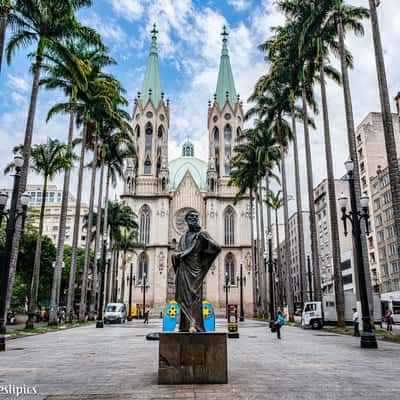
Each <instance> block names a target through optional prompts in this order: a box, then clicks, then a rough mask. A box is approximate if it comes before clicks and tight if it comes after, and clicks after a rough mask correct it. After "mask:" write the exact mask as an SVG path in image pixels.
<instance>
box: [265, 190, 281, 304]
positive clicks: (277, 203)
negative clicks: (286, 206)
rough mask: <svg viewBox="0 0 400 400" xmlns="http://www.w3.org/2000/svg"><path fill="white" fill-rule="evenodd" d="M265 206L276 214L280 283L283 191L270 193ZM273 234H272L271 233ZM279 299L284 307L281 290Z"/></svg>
mask: <svg viewBox="0 0 400 400" xmlns="http://www.w3.org/2000/svg"><path fill="white" fill-rule="evenodd" d="M265 204H266V205H267V206H268V207H269V208H271V209H272V210H273V211H274V213H275V237H276V258H277V271H276V272H275V273H277V272H278V277H279V282H282V277H283V276H282V275H283V270H282V260H281V249H280V240H279V221H278V212H279V209H280V208H281V207H282V206H283V197H282V190H279V191H278V192H276V193H274V192H271V191H269V192H268V193H267V198H266V199H265ZM271 233H272V232H271ZM277 298H278V299H279V304H280V305H281V306H283V293H282V291H281V290H279V293H277Z"/></svg>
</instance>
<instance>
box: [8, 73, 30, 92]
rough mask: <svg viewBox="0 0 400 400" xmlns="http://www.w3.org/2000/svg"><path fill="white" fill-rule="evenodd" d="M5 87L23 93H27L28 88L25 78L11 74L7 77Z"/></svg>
mask: <svg viewBox="0 0 400 400" xmlns="http://www.w3.org/2000/svg"><path fill="white" fill-rule="evenodd" d="M7 85H8V87H9V88H11V89H13V90H16V91H18V92H23V93H26V92H28V91H29V87H30V86H29V83H28V81H27V80H26V79H25V78H23V77H21V76H17V75H13V74H8V75H7Z"/></svg>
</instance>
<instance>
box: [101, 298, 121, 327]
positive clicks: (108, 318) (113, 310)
mask: <svg viewBox="0 0 400 400" xmlns="http://www.w3.org/2000/svg"><path fill="white" fill-rule="evenodd" d="M122 322H124V323H125V322H126V305H125V304H124V303H108V304H107V306H106V310H105V312H104V323H105V324H108V323H110V324H112V323H117V324H120V323H122Z"/></svg>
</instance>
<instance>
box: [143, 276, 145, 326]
mask: <svg viewBox="0 0 400 400" xmlns="http://www.w3.org/2000/svg"><path fill="white" fill-rule="evenodd" d="M145 312H146V272H144V271H143V319H144V314H145Z"/></svg>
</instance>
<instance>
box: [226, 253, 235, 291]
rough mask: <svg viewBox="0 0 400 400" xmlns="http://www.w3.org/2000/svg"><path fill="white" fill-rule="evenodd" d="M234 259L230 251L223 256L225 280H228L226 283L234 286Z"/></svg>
mask: <svg viewBox="0 0 400 400" xmlns="http://www.w3.org/2000/svg"><path fill="white" fill-rule="evenodd" d="M235 279H236V277H235V259H234V257H233V254H232V253H228V254H227V256H226V257H225V281H226V280H227V281H228V284H229V285H231V286H234V285H235V284H236V282H235Z"/></svg>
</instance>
